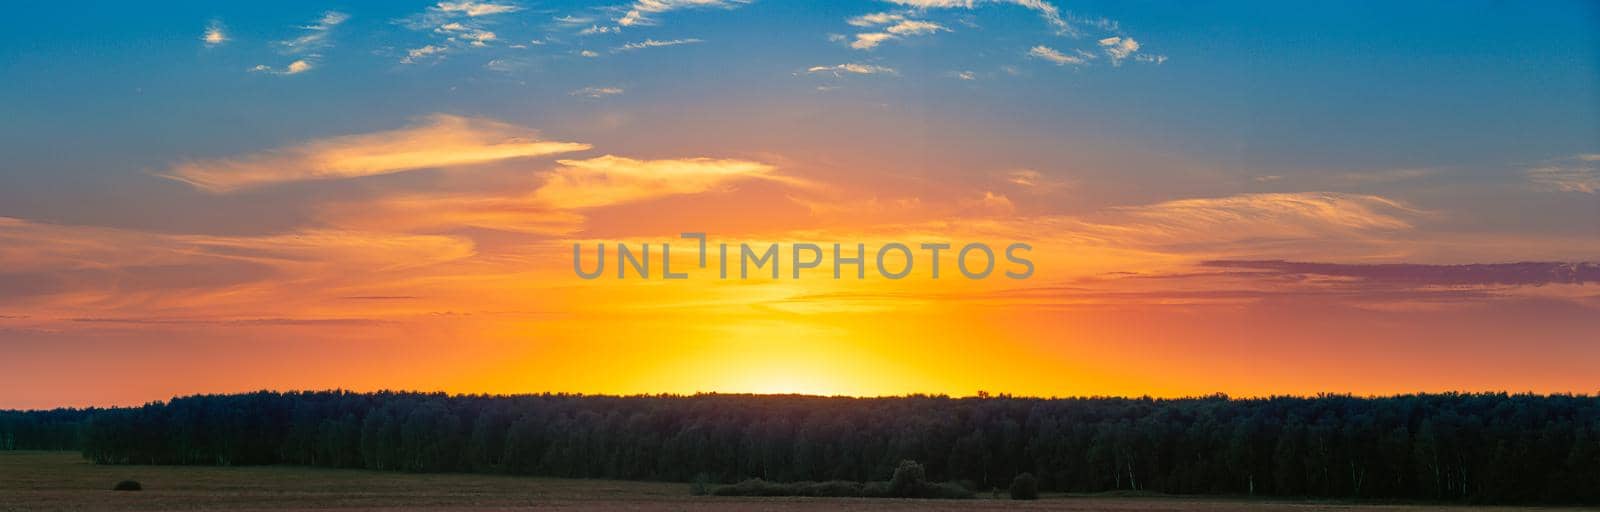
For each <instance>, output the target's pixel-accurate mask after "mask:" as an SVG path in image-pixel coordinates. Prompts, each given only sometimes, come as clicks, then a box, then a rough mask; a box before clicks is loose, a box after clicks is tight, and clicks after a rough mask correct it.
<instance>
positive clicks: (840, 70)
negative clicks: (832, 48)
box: [806, 63, 895, 76]
mask: <svg viewBox="0 0 1600 512" xmlns="http://www.w3.org/2000/svg"><path fill="white" fill-rule="evenodd" d="M806 73H809V74H817V73H827V74H832V75H833V76H843V75H846V74H852V75H892V74H895V70H894V68H891V67H887V66H878V65H874V64H859V63H845V64H834V65H832V66H812V67H809V68H806Z"/></svg>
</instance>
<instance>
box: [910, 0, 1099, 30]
mask: <svg viewBox="0 0 1600 512" xmlns="http://www.w3.org/2000/svg"><path fill="white" fill-rule="evenodd" d="M888 1H889V2H890V3H894V4H899V5H904V6H906V7H912V8H916V9H973V8H976V7H977V6H978V5H979V4H990V3H992V4H1011V5H1017V6H1021V7H1023V8H1026V9H1028V10H1031V11H1034V12H1036V13H1038V14H1039V17H1040V18H1043V19H1044V20H1045V23H1048V24H1050V26H1052V27H1055V29H1056V32H1057V33H1060V34H1066V35H1077V33H1078V31H1077V29H1076V28H1074V27H1073V26H1072V24H1071V23H1068V22H1067V20H1066V19H1065V18H1063V17H1062V14H1061V10H1060V9H1058V8H1056V6H1055V5H1052V4H1050V3H1049V2H1046V1H1044V0H888ZM1090 24H1092V25H1096V26H1104V25H1105V24H1113V25H1114V24H1115V22H1112V21H1109V20H1096V21H1094V22H1091V23H1090Z"/></svg>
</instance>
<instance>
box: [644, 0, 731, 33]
mask: <svg viewBox="0 0 1600 512" xmlns="http://www.w3.org/2000/svg"><path fill="white" fill-rule="evenodd" d="M747 3H750V2H749V0H636V1H635V2H634V3H633V5H631V6H629V7H628V11H627V12H626V13H624V14H623V15H622V17H621V18H619V19H617V24H618V25H621V26H624V27H630V26H634V25H654V24H655V20H654V19H652V18H651V17H650V16H651V15H655V14H661V13H665V12H669V11H676V10H682V9H700V8H722V9H733V8H736V7H739V6H741V5H744V4H747Z"/></svg>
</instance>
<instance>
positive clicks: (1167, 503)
mask: <svg viewBox="0 0 1600 512" xmlns="http://www.w3.org/2000/svg"><path fill="white" fill-rule="evenodd" d="M125 479H131V480H137V481H139V482H140V483H141V484H143V486H144V490H143V491H139V492H114V491H111V490H110V489H111V486H112V485H113V484H115V483H116V482H117V481H119V480H125ZM306 509H340V510H351V511H354V510H372V511H378V510H396V511H398V510H437V511H448V510H524V509H537V510H636V511H670V510H721V511H736V510H738V511H743V510H752V511H767V510H770V511H819V512H820V511H829V510H873V511H879V510H894V511H910V510H933V511H939V510H1074V511H1077V510H1082V511H1089V510H1094V511H1125V512H1161V511H1233V510H1241V511H1251V512H1269V511H1284V512H1318V511H1335V510H1354V511H1361V512H1368V511H1370V512H1380V511H1384V512H1387V511H1422V510H1454V511H1484V510H1533V509H1516V508H1506V509H1496V508H1491V507H1436V506H1418V505H1351V504H1339V503H1321V502H1287V501H1253V500H1250V501H1247V500H1238V499H1223V498H1165V497H1108V496H1060V495H1054V496H1045V497H1044V499H1041V500H1038V501H1032V502H1019V501H1010V500H1003V499H1001V500H996V499H985V498H980V499H976V500H961V501H931V500H895V499H833V498H726V497H697V496H690V495H689V492H688V486H687V485H684V484H674V483H653V482H619V481H608V480H562V479H549V478H523V477H510V476H493V475H459V474H405V473H386V472H377V471H362V470H338V469H315V468H303V467H287V466H267V467H233V468H223V467H193V466H97V465H94V464H90V463H88V462H86V461H84V460H83V459H81V458H80V457H78V455H77V454H76V453H68V452H0V511H11V510H62V511H67V510H306Z"/></svg>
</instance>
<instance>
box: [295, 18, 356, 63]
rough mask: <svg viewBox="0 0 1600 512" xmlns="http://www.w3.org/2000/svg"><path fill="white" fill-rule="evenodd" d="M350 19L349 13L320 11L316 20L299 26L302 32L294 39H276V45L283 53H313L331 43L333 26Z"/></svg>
mask: <svg viewBox="0 0 1600 512" xmlns="http://www.w3.org/2000/svg"><path fill="white" fill-rule="evenodd" d="M349 19H350V15H348V14H345V13H342V12H338V11H328V12H325V13H322V17H320V18H317V21H315V22H313V23H311V24H309V25H302V26H301V27H300V29H301V31H302V34H301V35H300V37H296V38H294V39H285V40H282V41H278V42H277V45H278V46H279V48H280V49H281V50H282V52H283V53H284V54H285V55H315V54H316V53H317V52H319V51H321V50H323V49H325V48H327V47H329V46H331V45H332V42H331V41H329V40H328V36H329V34H331V33H332V31H333V28H334V27H337V26H339V25H340V24H343V23H344V22H345V21H347V20H349Z"/></svg>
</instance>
